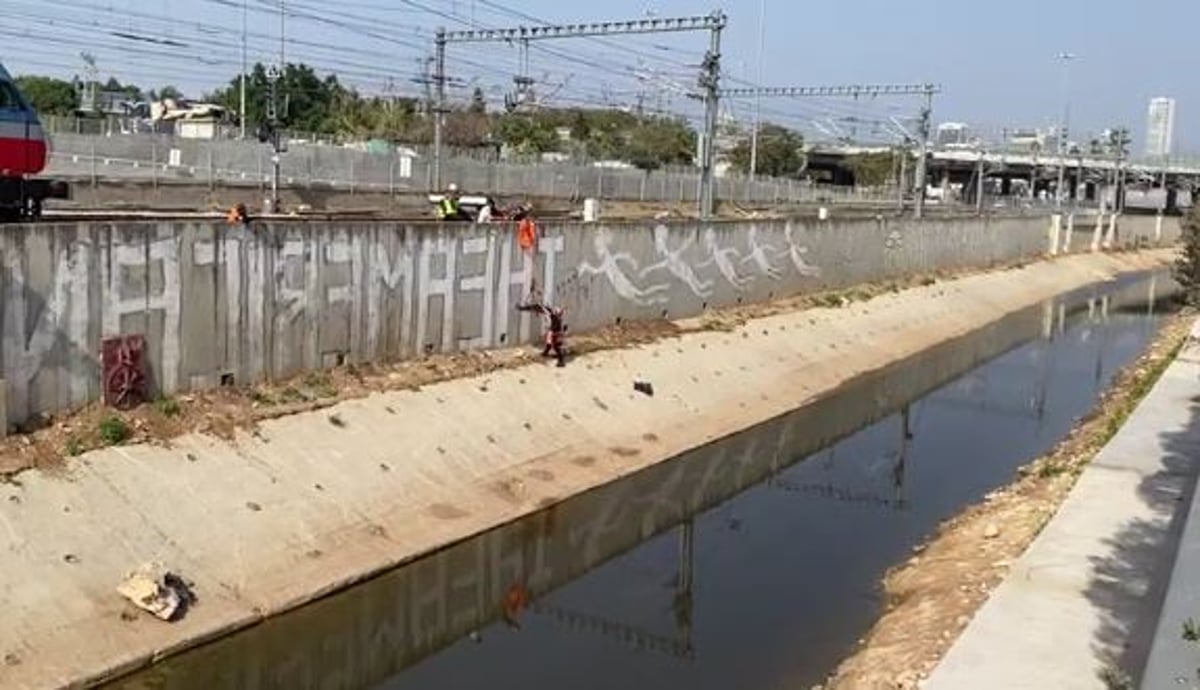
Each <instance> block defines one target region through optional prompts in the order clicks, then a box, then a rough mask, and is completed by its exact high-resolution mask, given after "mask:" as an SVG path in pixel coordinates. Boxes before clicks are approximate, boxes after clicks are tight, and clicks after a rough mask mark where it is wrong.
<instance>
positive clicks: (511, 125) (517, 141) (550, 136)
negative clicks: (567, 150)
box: [496, 113, 558, 154]
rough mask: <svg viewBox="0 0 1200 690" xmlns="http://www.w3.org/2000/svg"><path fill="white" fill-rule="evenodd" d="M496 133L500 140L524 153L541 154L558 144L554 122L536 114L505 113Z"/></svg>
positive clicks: (553, 148) (551, 149)
mask: <svg viewBox="0 0 1200 690" xmlns="http://www.w3.org/2000/svg"><path fill="white" fill-rule="evenodd" d="M496 134H497V136H498V138H499V139H500V141H502V142H504V143H505V144H507V145H508V146H510V147H511V148H513V149H515V150H516V151H517V152H518V153H522V154H541V153H545V152H547V151H554V150H555V148H556V147H557V146H558V134H557V133H556V132H555V131H554V125H553V123H551V122H549V121H548V120H546V119H545V118H539V117H536V116H535V115H529V114H523V113H522V114H515V113H514V114H508V115H504V116H502V117H501V118H500V120H499V122H498V123H497V125H496Z"/></svg>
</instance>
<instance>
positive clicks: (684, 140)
mask: <svg viewBox="0 0 1200 690" xmlns="http://www.w3.org/2000/svg"><path fill="white" fill-rule="evenodd" d="M695 151H696V133H695V132H693V131H692V129H691V128H690V127H688V125H687V123H686V122H685V121H683V120H681V119H679V120H677V119H668V118H658V119H654V120H649V121H646V122H642V123H641V124H639V125H637V126H636V127H634V128H633V130H632V131H631V132H630V134H629V144H628V147H627V148H626V151H625V152H624V155H623V158H625V159H626V160H628V161H629V162H630V163H632V164H633V165H635V166H636V167H638V168H640V169H642V170H646V171H650V170H657V169H659V168H661V167H663V166H667V165H686V164H688V163H691V162H692V160H693V157H694V153H695Z"/></svg>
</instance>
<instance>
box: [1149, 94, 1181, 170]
mask: <svg viewBox="0 0 1200 690" xmlns="http://www.w3.org/2000/svg"><path fill="white" fill-rule="evenodd" d="M1174 136H1175V99H1174V98H1152V99H1150V109H1149V112H1148V117H1147V119H1146V155H1148V156H1154V157H1157V158H1163V157H1166V156H1169V155H1171V140H1172V138H1173V137H1174Z"/></svg>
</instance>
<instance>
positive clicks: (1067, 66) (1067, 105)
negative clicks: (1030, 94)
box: [1054, 53, 1076, 208]
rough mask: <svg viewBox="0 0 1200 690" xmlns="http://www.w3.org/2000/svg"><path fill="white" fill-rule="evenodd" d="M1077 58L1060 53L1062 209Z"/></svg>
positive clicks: (1059, 200) (1058, 194) (1058, 192)
mask: <svg viewBox="0 0 1200 690" xmlns="http://www.w3.org/2000/svg"><path fill="white" fill-rule="evenodd" d="M1075 58H1076V55H1075V54H1074V53H1059V54H1058V59H1059V60H1061V61H1062V64H1063V70H1062V91H1063V93H1062V96H1063V114H1062V119H1061V120H1060V121H1059V123H1058V186H1057V187H1056V188H1055V189H1054V197H1055V205H1056V206H1058V207H1059V208H1062V205H1063V185H1064V184H1065V183H1066V177H1067V162H1066V160H1067V148H1068V147H1067V136H1068V128H1069V127H1070V126H1071V61H1072V60H1074V59H1075Z"/></svg>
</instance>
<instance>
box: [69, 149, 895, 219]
mask: <svg viewBox="0 0 1200 690" xmlns="http://www.w3.org/2000/svg"><path fill="white" fill-rule="evenodd" d="M271 159H272V154H271V151H270V149H269V148H268V147H267V146H264V145H262V144H259V143H258V142H245V141H236V140H235V141H229V140H206V139H183V138H179V137H170V136H162V135H141V136H123V135H119V134H118V135H113V136H105V135H88V134H71V133H61V132H60V133H59V134H56V135H54V136H52V154H51V164H50V167H49V169H48V171H47V172H48V174H53V175H58V176H64V177H71V178H74V179H77V180H85V181H90V182H92V183H98V182H99V181H101V180H122V181H131V182H137V181H140V182H152V183H158V182H164V183H166V182H193V183H196V184H206V185H209V186H211V187H219V186H223V185H259V186H263V187H266V186H268V185H269V184H270V181H271V176H272V160H271ZM432 167H433V166H432V161H431V160H430V159H429V158H428V157H427V156H420V155H417V156H411V155H403V154H402V153H400V152H388V153H370V152H367V151H360V150H355V149H350V148H342V147H334V146H323V145H314V144H292V145H291V147H290V150H289V151H288V152H286V153H284V154H283V155H282V156H281V157H280V182H281V184H283V185H285V186H288V187H306V186H307V187H317V186H321V187H325V188H332V189H339V190H344V191H348V192H351V193H354V192H358V191H362V192H368V191H369V192H387V193H392V194H396V193H404V192H424V191H427V190H428V189H429V188H430V184H431V181H432V177H433V175H432ZM442 179H443V180H446V181H448V182H449V181H453V182H455V183H456V184H458V185H459V187H460V188H461V189H463V190H465V191H472V192H487V193H490V194H495V195H498V196H539V197H553V198H569V199H583V198H587V197H596V198H601V199H612V200H634V201H660V202H679V203H691V202H695V201H696V200H697V194H698V192H699V175H698V173H697V172H695V171H690V170H656V171H651V172H643V171H640V170H633V169H621V168H606V167H597V166H586V165H577V164H568V163H562V164H558V163H509V162H487V161H479V160H473V159H470V158H463V157H459V156H450V157H448V158H447V159H446V160H445V161H444V162H443V165H442ZM717 194H718V197H719V198H721V199H724V200H727V201H733V202H744V203H780V202H794V203H805V202H826V203H839V202H886V201H888V200H889V199H894V198H895V193H894V192H888V191H886V190H862V189H859V190H856V189H850V188H843V187H822V186H817V185H812V184H809V183H805V182H801V181H797V180H787V179H771V178H759V179H756V180H754V181H751V180H749V179H748V178H746V177H741V176H725V177H719V178H718V179H717Z"/></svg>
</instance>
